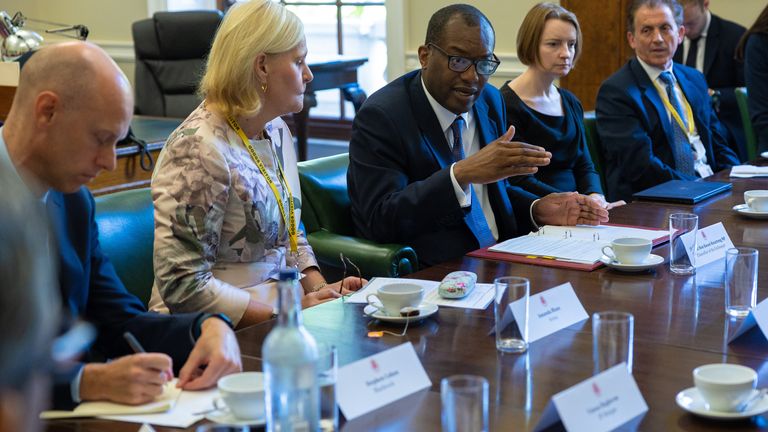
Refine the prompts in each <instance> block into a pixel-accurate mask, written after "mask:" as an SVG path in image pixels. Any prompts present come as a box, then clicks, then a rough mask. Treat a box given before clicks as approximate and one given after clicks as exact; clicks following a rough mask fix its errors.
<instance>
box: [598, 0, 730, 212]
mask: <svg viewBox="0 0 768 432" xmlns="http://www.w3.org/2000/svg"><path fill="white" fill-rule="evenodd" d="M682 22H683V10H682V8H681V7H680V5H679V4H678V3H677V2H676V1H675V0H635V1H634V2H633V3H632V5H631V7H630V10H629V16H628V18H627V24H628V29H629V32H628V33H627V38H628V39H629V45H630V46H631V47H632V48H633V49H634V50H635V56H636V57H635V58H633V59H632V60H630V61H629V62H628V63H627V64H626V65H624V66H623V67H622V68H621V69H619V71H618V72H616V73H615V74H613V75H612V76H610V77H609V78H608V79H607V80H605V82H603V84H602V86H601V87H600V90H599V92H598V95H597V109H596V111H597V131H598V133H599V134H600V142H601V147H602V151H603V156H604V159H605V163H604V166H605V167H606V186H607V188H608V190H607V194H606V195H607V196H608V200H610V201H613V200H620V199H621V200H627V201H629V200H630V199H631V198H632V194H633V193H635V192H639V191H641V190H643V189H647V188H649V187H651V186H655V185H657V184H660V183H664V182H666V181H668V180H672V179H682V180H695V179H697V178H703V177H708V176H710V175H712V173H713V172H717V171H720V170H722V169H725V168H729V167H730V166H731V165H735V164H738V158H737V157H736V154H735V153H734V152H733V150H731V149H730V148H729V147H728V144H727V142H726V139H725V138H724V135H723V133H724V131H723V127H722V125H721V123H720V121H719V120H718V119H717V116H716V115H715V112H714V110H713V109H712V106H711V104H710V101H709V96H708V94H707V83H706V82H705V81H704V76H703V75H702V74H701V72H699V71H697V70H695V69H692V68H689V67H687V66H683V65H680V64H676V63H673V62H672V56H673V55H674V53H675V49H676V48H677V45H678V44H679V43H680V41H681V40H682V38H683V34H684V29H683V27H681V24H682Z"/></svg>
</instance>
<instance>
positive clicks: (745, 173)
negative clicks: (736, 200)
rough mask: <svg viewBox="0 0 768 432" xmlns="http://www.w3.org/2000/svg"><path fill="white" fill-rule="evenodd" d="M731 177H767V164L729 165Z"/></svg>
mask: <svg viewBox="0 0 768 432" xmlns="http://www.w3.org/2000/svg"><path fill="white" fill-rule="evenodd" d="M731 177H737V178H751V177H768V166H754V165H738V166H734V167H731Z"/></svg>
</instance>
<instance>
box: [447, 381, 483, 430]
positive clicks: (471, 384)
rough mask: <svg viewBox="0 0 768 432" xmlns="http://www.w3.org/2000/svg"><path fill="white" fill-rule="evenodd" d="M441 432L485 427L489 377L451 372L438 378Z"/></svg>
mask: <svg viewBox="0 0 768 432" xmlns="http://www.w3.org/2000/svg"><path fill="white" fill-rule="evenodd" d="M440 400H441V401H442V423H443V432H487V431H488V380H487V379H485V378H483V377H481V376H476V375H453V376H450V377H448V378H443V380H442V381H440Z"/></svg>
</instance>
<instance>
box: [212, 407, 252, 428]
mask: <svg viewBox="0 0 768 432" xmlns="http://www.w3.org/2000/svg"><path fill="white" fill-rule="evenodd" d="M205 418H206V419H208V420H210V421H212V422H214V423H219V424H226V425H233V426H264V425H265V424H267V416H266V415H264V417H262V418H260V419H253V420H240V419H239V418H237V417H235V416H234V415H232V413H231V412H229V410H226V409H222V410H218V411H213V412H210V413H208V414H206V415H205Z"/></svg>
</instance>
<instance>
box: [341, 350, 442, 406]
mask: <svg viewBox="0 0 768 432" xmlns="http://www.w3.org/2000/svg"><path fill="white" fill-rule="evenodd" d="M431 385H432V382H431V381H430V380H429V377H428V376H427V373H426V372H425V371H424V367H423V366H422V365H421V361H420V360H419V357H418V356H417V355H416V351H415V350H414V349H413V345H411V343H410V342H406V343H404V344H402V345H398V346H396V347H394V348H390V349H388V350H386V351H383V352H380V353H378V354H374V355H372V356H370V357H367V358H364V359H362V360H358V361H356V362H354V363H350V364H348V365H346V366H343V367H341V368H339V374H338V376H337V379H336V400H337V401H338V403H339V408H340V409H341V412H342V413H344V417H346V418H347V420H351V419H354V418H357V417H360V416H361V415H364V414H367V413H369V412H371V411H374V410H376V409H378V408H381V407H383V406H385V405H387V404H390V403H392V402H394V401H396V400H398V399H401V398H404V397H405V396H408V395H410V394H412V393H415V392H417V391H419V390H421V389H424V388H427V387H430V386H431Z"/></svg>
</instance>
